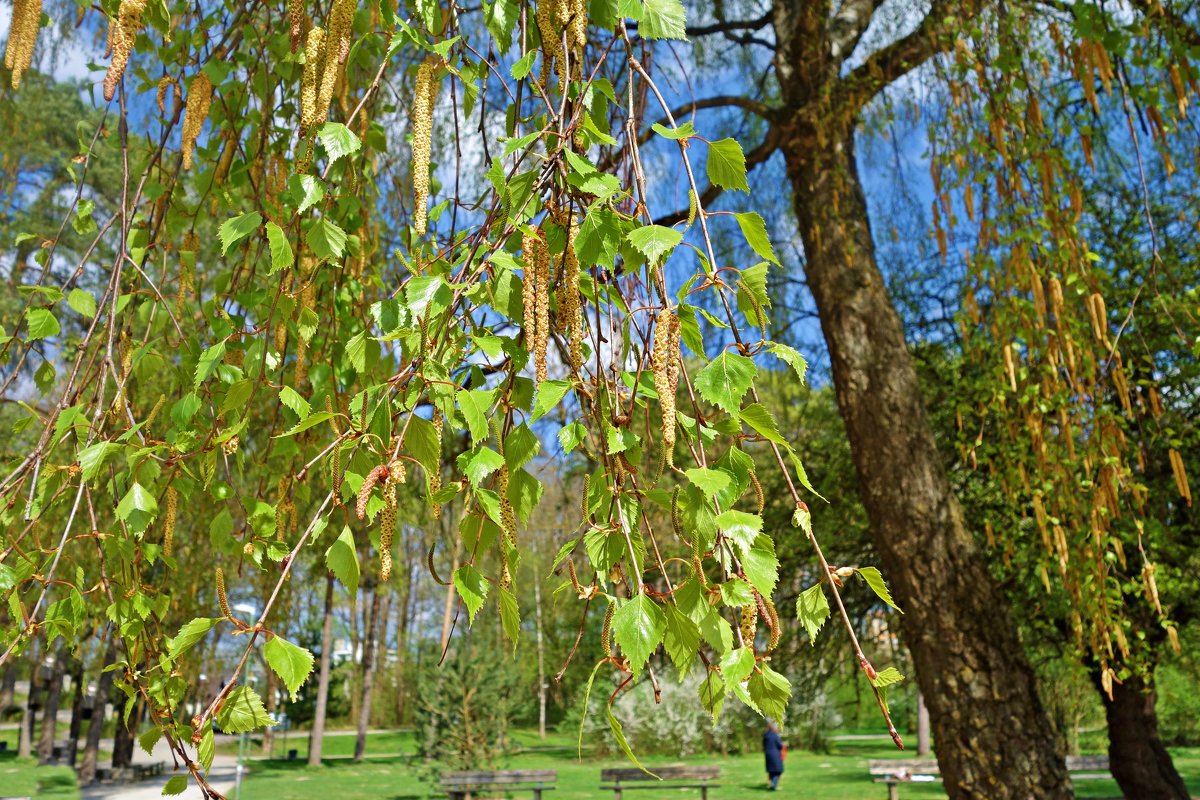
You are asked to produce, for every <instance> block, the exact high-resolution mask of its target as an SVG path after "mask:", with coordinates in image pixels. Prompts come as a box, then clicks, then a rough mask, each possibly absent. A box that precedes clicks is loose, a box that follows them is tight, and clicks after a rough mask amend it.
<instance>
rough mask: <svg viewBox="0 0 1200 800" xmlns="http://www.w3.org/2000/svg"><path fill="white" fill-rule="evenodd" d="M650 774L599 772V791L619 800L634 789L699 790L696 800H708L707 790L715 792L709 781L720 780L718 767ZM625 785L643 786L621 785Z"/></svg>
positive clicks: (667, 769)
mask: <svg viewBox="0 0 1200 800" xmlns="http://www.w3.org/2000/svg"><path fill="white" fill-rule="evenodd" d="M651 772H652V773H653V774H651V773H647V772H643V771H642V770H640V769H632V768H622V769H605V770H601V771H600V781H601V784H602V785H601V786H600V788H601V789H612V790H613V796H614V800H621V793H622V792H626V791H632V790H634V789H660V790H661V789H699V790H700V800H708V790H709V789H715V788H717V785H716V784H715V783H713V781H715V780H717V779H718V778H720V777H721V768H720V767H654V768H652V770H651ZM628 783H634V784H638V783H641V784H643V785H641V786H637V785H635V786H627V785H625V784H628ZM647 784H648V785H647Z"/></svg>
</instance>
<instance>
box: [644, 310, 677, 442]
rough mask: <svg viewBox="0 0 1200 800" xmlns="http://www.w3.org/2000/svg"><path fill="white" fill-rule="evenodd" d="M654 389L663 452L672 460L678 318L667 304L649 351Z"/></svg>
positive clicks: (655, 329) (658, 322)
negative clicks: (656, 398) (652, 346)
mask: <svg viewBox="0 0 1200 800" xmlns="http://www.w3.org/2000/svg"><path fill="white" fill-rule="evenodd" d="M650 370H651V371H652V372H653V373H654V389H655V390H656V391H657V392H658V402H659V405H660V406H661V408H662V435H663V452H664V453H665V454H666V458H667V463H668V464H672V463H674V462H673V455H672V451H673V450H674V448H675V391H676V390H677V389H678V388H679V318H678V317H676V316H675V312H673V311H671V309H669V308H664V309H663V310H662V311H660V312H659V314H658V320H657V322H655V325H654V349H653V350H651V352H650Z"/></svg>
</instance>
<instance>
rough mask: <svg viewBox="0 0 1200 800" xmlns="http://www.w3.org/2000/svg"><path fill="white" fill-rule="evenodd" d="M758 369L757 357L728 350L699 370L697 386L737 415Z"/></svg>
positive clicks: (711, 400)
mask: <svg viewBox="0 0 1200 800" xmlns="http://www.w3.org/2000/svg"><path fill="white" fill-rule="evenodd" d="M757 372H758V368H757V367H755V366H754V362H753V361H751V360H750V359H748V358H746V357H745V356H739V355H735V354H733V353H730V352H729V351H728V350H725V351H722V353H721V355H719V356H717V357H716V358H715V359H713V360H712V362H711V363H710V364H709V365H708V366H706V367H705V368H704V369H702V370H700V372H699V373H697V374H696V389H697V390H699V392H700V396H701V397H703V398H704V399H705V400H707V401H708V402H710V403H712V404H713V405H715V406H718V407H720V408H722V409H724V410H725V411H726V412H728V413H730V414H732V415H734V416H735V417H736V416H737V415H738V413H739V411H740V409H741V406H742V398H743V397H745V395H746V392H747V391H748V390H749V389H750V386H751V385H752V384H753V383H754V376H755V375H756V374H757Z"/></svg>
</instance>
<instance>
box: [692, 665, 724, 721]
mask: <svg viewBox="0 0 1200 800" xmlns="http://www.w3.org/2000/svg"><path fill="white" fill-rule="evenodd" d="M698 693H699V695H700V703H701V705H703V706H704V708H705V709H706V710H707V711H708V713H709V715H710V716H711V717H712V720H713V724H714V725H715V724H716V722H717V719H719V718H720V716H721V708H722V707H724V705H725V681H724V680H722V679H721V674H720V673H719V672H715V671H710V672H709V673H708V676H707V677H706V678H705V679H704V681H703V682H702V683H701V684H700V687H699V690H698Z"/></svg>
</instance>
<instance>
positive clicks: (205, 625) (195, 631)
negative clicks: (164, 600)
mask: <svg viewBox="0 0 1200 800" xmlns="http://www.w3.org/2000/svg"><path fill="white" fill-rule="evenodd" d="M220 621H221V620H219V619H210V618H208V617H197V618H196V619H194V620H192V621H191V622H187V623H185V624H184V626H183V627H182V628H180V629H179V633H177V634H175V638H174V639H172V640H171V647H170V648H168V650H167V656H168V657H169V658H171V659H172V660H174V659H176V658H179V656H181V655H183V654H184V653H186V652H187V651H188V650H189V649H191V647H192V646H193V645H195V644H196V643H197V642H199V641H200V640H201V639H203V638H204V637H205V635H206V634H207V633H208V632H209V631H211V630H212V629H213V626H215V625H216V624H217V623H218V622H220Z"/></svg>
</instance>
